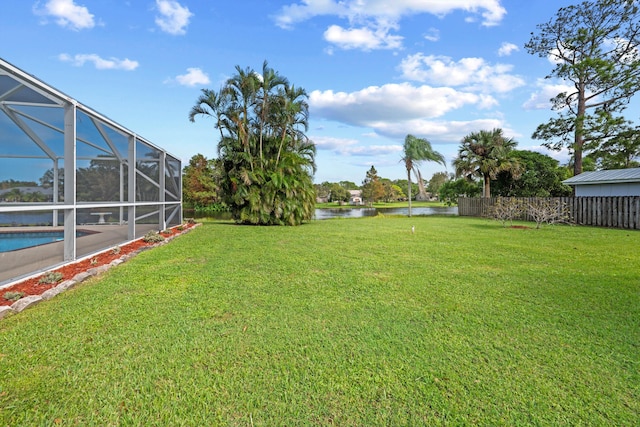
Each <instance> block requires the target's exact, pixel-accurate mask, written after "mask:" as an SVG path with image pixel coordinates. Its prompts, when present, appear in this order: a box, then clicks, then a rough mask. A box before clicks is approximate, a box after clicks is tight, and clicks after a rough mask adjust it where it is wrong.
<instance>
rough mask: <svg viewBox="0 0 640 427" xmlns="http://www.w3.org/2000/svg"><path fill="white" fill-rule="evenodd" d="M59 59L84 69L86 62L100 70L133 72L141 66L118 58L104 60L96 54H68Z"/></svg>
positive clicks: (61, 55) (135, 62)
mask: <svg viewBox="0 0 640 427" xmlns="http://www.w3.org/2000/svg"><path fill="white" fill-rule="evenodd" d="M58 59H59V60H60V61H63V62H70V63H71V64H72V65H75V66H76V67H82V66H83V65H84V64H85V63H86V62H91V63H93V65H94V66H95V67H96V69H98V70H125V71H133V70H135V69H136V68H138V66H139V65H140V64H139V63H138V61H132V60H130V59H126V58H125V59H118V58H109V59H104V58H101V57H100V56H98V55H96V54H95V53H90V54H78V55H73V56H71V55H68V54H66V53H62V54H60V55H58Z"/></svg>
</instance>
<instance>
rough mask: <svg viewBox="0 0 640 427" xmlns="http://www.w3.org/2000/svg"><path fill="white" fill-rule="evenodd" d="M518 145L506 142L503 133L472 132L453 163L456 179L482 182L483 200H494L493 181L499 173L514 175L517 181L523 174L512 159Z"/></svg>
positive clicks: (463, 140) (509, 139) (497, 131)
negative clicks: (506, 172)
mask: <svg viewBox="0 0 640 427" xmlns="http://www.w3.org/2000/svg"><path fill="white" fill-rule="evenodd" d="M516 145H517V142H515V141H514V140H513V138H505V137H504V136H503V134H502V129H493V130H491V131H486V130H481V131H480V132H472V133H470V134H469V135H467V136H465V137H464V138H463V139H462V145H461V146H460V149H459V150H458V157H457V158H455V159H454V160H453V166H454V167H455V169H456V175H458V176H464V177H467V178H471V177H473V176H479V177H481V178H482V179H483V181H484V185H483V191H482V197H491V180H492V179H496V177H497V175H498V173H500V172H502V171H511V174H512V175H513V176H514V177H518V176H519V174H520V170H521V169H520V164H519V163H518V161H517V159H515V158H514V157H513V156H512V150H513V148H514V147H515V146H516Z"/></svg>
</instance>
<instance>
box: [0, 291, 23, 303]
mask: <svg viewBox="0 0 640 427" xmlns="http://www.w3.org/2000/svg"><path fill="white" fill-rule="evenodd" d="M23 296H24V292H18V291H9V292H5V293H4V295H3V297H4V299H6V300H7V301H18V300H19V299H20V298H22V297H23Z"/></svg>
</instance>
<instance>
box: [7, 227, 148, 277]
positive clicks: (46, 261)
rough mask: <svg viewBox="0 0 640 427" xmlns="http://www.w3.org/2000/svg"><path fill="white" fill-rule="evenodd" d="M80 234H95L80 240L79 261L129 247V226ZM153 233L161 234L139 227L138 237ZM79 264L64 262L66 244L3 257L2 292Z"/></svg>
mask: <svg viewBox="0 0 640 427" xmlns="http://www.w3.org/2000/svg"><path fill="white" fill-rule="evenodd" d="M77 230H78V231H82V230H86V231H89V232H92V233H91V234H88V235H86V236H82V237H78V238H77V239H78V240H77V246H76V261H77V260H80V259H82V258H85V257H87V256H90V255H92V254H96V253H99V252H102V251H104V250H107V249H109V248H112V247H115V246H119V245H123V244H126V243H128V242H129V241H130V239H128V237H127V234H128V226H127V225H111V224H101V225H79V226H77ZM149 230H157V225H156V226H153V225H146V224H138V225H136V235H137V236H139V237H141V236H144V234H145V233H146V232H148V231H149ZM2 231H5V232H9V231H22V232H37V231H64V228H63V227H6V228H4V227H3V228H2ZM70 262H75V261H68V262H65V261H64V242H54V243H48V244H44V245H40V246H35V247H30V248H25V249H18V250H15V251H9V252H2V253H0V289H2V288H6V287H8V286H10V285H11V284H13V283H15V282H17V281H20V280H23V279H25V278H27V277H30V276H32V275H35V274H40V273H42V272H43V271H46V270H49V269H52V268H55V267H59V266H61V265H63V264H67V263H70Z"/></svg>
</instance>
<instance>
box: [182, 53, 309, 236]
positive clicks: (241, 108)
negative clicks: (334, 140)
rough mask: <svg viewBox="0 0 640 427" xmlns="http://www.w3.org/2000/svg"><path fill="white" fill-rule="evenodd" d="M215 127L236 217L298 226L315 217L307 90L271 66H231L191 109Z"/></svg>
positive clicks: (226, 195)
mask: <svg viewBox="0 0 640 427" xmlns="http://www.w3.org/2000/svg"><path fill="white" fill-rule="evenodd" d="M201 115H203V116H211V117H214V118H215V120H216V127H217V128H218V130H219V131H220V140H219V142H218V155H219V159H220V164H221V166H222V172H223V173H222V178H221V182H220V189H221V193H222V198H223V201H224V202H225V203H226V204H227V206H229V207H230V209H231V213H232V215H233V217H234V219H235V220H236V222H239V223H247V224H264V225H269V224H281V225H283V224H286V225H297V224H300V223H301V222H302V221H306V220H309V219H311V218H312V217H313V213H314V207H315V188H314V186H313V174H314V173H315V162H314V158H315V154H316V151H315V145H314V144H313V142H312V141H310V140H309V138H308V137H307V136H306V135H305V132H306V131H307V129H308V117H309V106H308V104H307V93H306V92H305V91H304V89H302V88H296V87H295V86H293V85H290V84H289V81H288V80H287V79H286V78H285V77H283V76H281V75H279V74H278V73H277V72H276V71H274V70H273V69H271V68H269V66H268V64H267V62H266V61H265V62H264V64H263V66H262V74H258V73H256V72H255V71H254V70H251V69H249V68H246V69H242V68H240V67H236V74H235V75H233V76H232V77H231V78H230V79H229V80H227V82H226V84H225V85H224V86H223V87H222V88H221V89H220V91H218V92H213V91H206V92H205V91H203V95H202V96H200V97H199V98H198V100H197V102H196V105H195V106H194V107H193V108H192V109H191V112H190V113H189V119H190V120H191V121H194V120H195V117H196V116H201Z"/></svg>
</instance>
